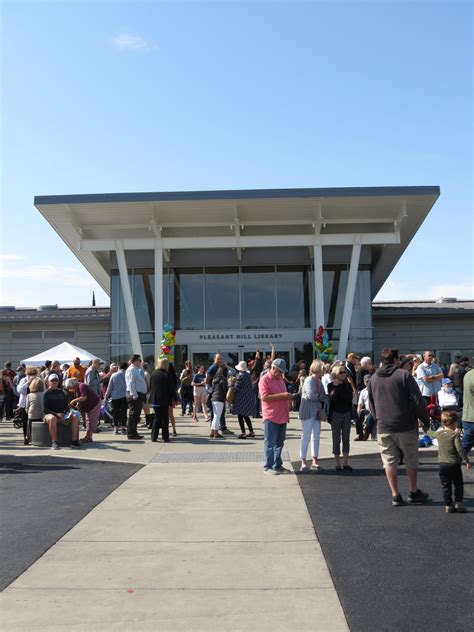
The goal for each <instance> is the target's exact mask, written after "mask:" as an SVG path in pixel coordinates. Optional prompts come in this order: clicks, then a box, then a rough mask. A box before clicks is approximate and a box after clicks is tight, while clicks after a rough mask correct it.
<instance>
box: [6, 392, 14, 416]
mask: <svg viewBox="0 0 474 632" xmlns="http://www.w3.org/2000/svg"><path fill="white" fill-rule="evenodd" d="M4 397H5V404H4V405H5V417H6V419H13V406H14V403H15V394H14V393H13V391H12V390H11V389H10V388H6V389H5V391H4Z"/></svg>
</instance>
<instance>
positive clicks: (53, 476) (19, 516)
mask: <svg viewBox="0 0 474 632" xmlns="http://www.w3.org/2000/svg"><path fill="white" fill-rule="evenodd" d="M0 458H1V457H0ZM20 459H21V457H18V458H17V459H16V462H15V460H13V459H12V460H10V462H9V463H2V462H1V461H0V498H1V513H0V559H1V565H0V590H3V588H5V587H6V586H8V585H9V584H10V583H11V582H12V581H13V580H14V579H15V578H16V577H18V575H20V574H21V573H22V572H23V571H25V570H26V569H27V568H28V567H29V566H30V565H31V564H32V563H33V562H34V561H35V560H37V559H38V558H39V557H40V556H41V555H43V553H44V552H45V551H47V550H48V549H49V548H50V547H51V546H52V545H53V544H55V543H56V542H57V541H58V540H59V539H60V538H62V537H63V536H64V534H65V533H67V531H69V529H71V528H72V527H73V526H74V525H76V524H77V522H78V521H80V520H81V519H82V518H83V517H84V516H85V515H86V514H87V513H88V512H89V511H90V510H91V509H92V508H93V507H95V506H96V505H97V504H98V503H100V502H101V501H102V500H103V499H104V498H106V497H107V496H108V495H109V494H110V492H111V491H113V490H114V489H115V488H116V487H118V486H119V485H120V484H121V483H123V481H124V480H125V479H126V478H128V477H129V476H131V475H132V474H134V473H135V472H136V471H137V470H139V469H140V467H141V466H140V465H133V464H122V463H107V464H103V463H100V462H90V461H81V460H79V459H75V460H72V459H56V460H54V461H53V463H51V462H50V459H47V458H45V457H41V456H39V457H32V458H31V460H30V462H29V463H22V462H21V461H20Z"/></svg>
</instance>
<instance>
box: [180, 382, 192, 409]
mask: <svg viewBox="0 0 474 632" xmlns="http://www.w3.org/2000/svg"><path fill="white" fill-rule="evenodd" d="M188 407H189V412H190V414H192V412H193V387H192V386H182V387H181V414H182V415H183V416H184V415H185V414H186V408H188Z"/></svg>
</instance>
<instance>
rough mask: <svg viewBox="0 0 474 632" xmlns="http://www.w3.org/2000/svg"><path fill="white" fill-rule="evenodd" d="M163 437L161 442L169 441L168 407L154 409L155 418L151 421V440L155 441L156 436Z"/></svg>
mask: <svg viewBox="0 0 474 632" xmlns="http://www.w3.org/2000/svg"><path fill="white" fill-rule="evenodd" d="M160 429H161V435H162V437H163V441H169V440H170V416H169V408H168V406H164V407H163V406H159V407H158V408H155V418H154V420H153V426H152V428H151V440H152V441H156V440H157V439H158V435H159V434H160Z"/></svg>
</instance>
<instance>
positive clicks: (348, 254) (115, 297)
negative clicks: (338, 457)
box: [35, 186, 440, 367]
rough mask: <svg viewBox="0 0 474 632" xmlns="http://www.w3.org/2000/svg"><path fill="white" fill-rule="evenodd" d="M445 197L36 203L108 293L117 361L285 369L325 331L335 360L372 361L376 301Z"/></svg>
mask: <svg viewBox="0 0 474 632" xmlns="http://www.w3.org/2000/svg"><path fill="white" fill-rule="evenodd" d="M439 195H440V190H439V187H437V186H419V187H418V186H416V187H377V188H337V189H276V190H273V189H272V190H266V189H258V190H236V191H196V192H187V191H184V192H174V193H112V194H92V195H59V196H39V197H36V198H35V206H36V208H37V209H38V210H39V212H40V213H41V214H42V215H43V216H44V218H45V219H46V220H47V221H48V223H49V224H50V225H51V226H52V227H53V229H54V230H55V231H56V232H57V233H58V234H59V235H60V237H61V238H62V239H63V241H64V242H65V243H66V244H67V245H68V247H69V248H70V249H71V250H72V252H73V253H74V254H75V255H76V257H77V258H78V259H79V260H80V261H81V263H82V264H83V265H84V267H85V268H86V269H87V270H88V271H89V272H90V274H91V275H92V276H93V277H94V279H95V280H96V281H97V283H98V284H99V285H100V286H101V287H102V288H103V289H104V291H105V292H106V293H107V294H109V295H110V299H111V308H110V331H109V332H108V333H109V342H108V349H109V358H110V359H112V360H123V359H126V358H127V357H129V356H130V354H131V353H139V354H141V355H142V356H143V357H144V358H145V359H146V360H148V361H149V362H151V363H153V362H154V358H156V357H157V356H158V355H159V354H160V348H161V339H162V332H163V327H164V325H166V324H171V325H172V326H173V328H174V329H175V330H176V347H175V363H176V365H177V366H178V367H179V366H181V364H182V362H183V361H184V359H188V358H189V359H190V360H191V361H192V363H193V366H196V365H198V364H204V365H206V366H207V365H209V363H210V362H211V360H212V357H213V355H214V354H215V353H217V352H220V353H222V354H223V356H224V358H225V360H226V361H228V362H231V363H232V364H236V363H237V362H239V361H240V360H248V359H249V357H250V356H252V355H254V354H255V350H256V349H257V348H259V349H260V350H261V351H262V352H263V353H267V352H270V349H271V346H272V345H275V348H276V350H277V352H278V355H279V356H281V357H284V358H285V359H286V361H287V363H288V365H289V366H291V365H292V364H293V363H294V362H297V361H299V360H301V359H304V360H306V361H307V362H308V361H310V360H311V358H312V357H313V350H314V334H315V330H317V329H318V327H319V326H321V325H322V326H323V327H325V328H326V330H327V331H328V334H329V337H330V339H332V340H333V342H334V349H335V352H336V354H337V355H338V357H340V358H341V357H345V355H346V353H347V352H348V351H349V350H350V351H354V352H356V353H360V354H364V355H370V356H372V354H373V350H374V349H373V345H374V335H373V325H372V301H373V298H374V297H375V295H376V294H377V292H378V291H379V290H380V288H381V287H382V285H383V284H384V282H385V281H386V279H387V277H388V276H389V274H390V273H391V271H392V270H393V268H394V266H395V265H396V263H397V261H398V260H399V259H400V257H401V255H402V254H403V252H404V250H405V249H406V247H407V246H408V244H409V243H410V241H411V239H412V238H413V236H414V235H415V233H416V232H417V230H418V228H419V227H420V225H421V224H422V222H423V221H424V220H425V219H426V217H427V215H428V213H429V212H430V209H431V208H432V207H433V205H434V204H435V202H436V200H437V198H438V197H439Z"/></svg>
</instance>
